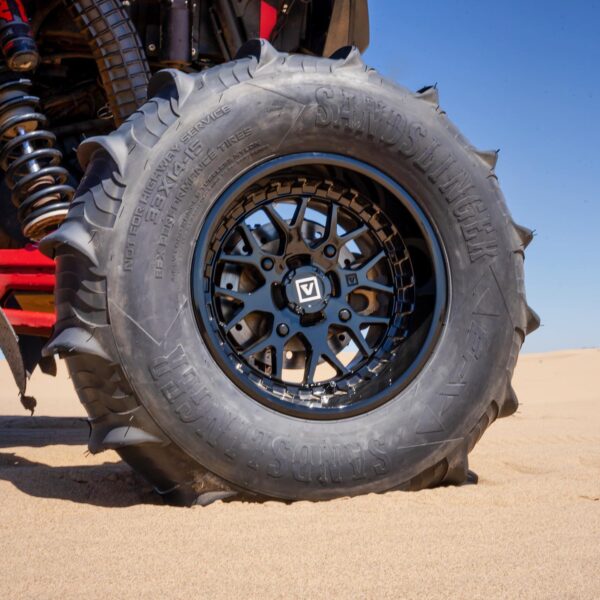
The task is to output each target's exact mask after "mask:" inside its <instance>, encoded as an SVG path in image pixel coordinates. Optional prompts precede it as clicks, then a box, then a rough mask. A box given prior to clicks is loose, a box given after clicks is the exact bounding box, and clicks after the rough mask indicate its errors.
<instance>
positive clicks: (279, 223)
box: [263, 204, 290, 238]
mask: <svg viewBox="0 0 600 600" xmlns="http://www.w3.org/2000/svg"><path fill="white" fill-rule="evenodd" d="M263 210H264V211H265V213H266V215H267V217H268V218H269V221H271V223H272V224H273V226H274V227H275V228H276V229H278V230H279V233H280V234H281V235H282V236H284V237H285V238H287V236H288V234H289V230H290V226H289V224H288V222H287V221H286V220H285V219H282V218H281V215H280V214H279V213H278V212H277V210H275V208H274V207H273V205H272V204H269V205H267V206H265V207H263Z"/></svg>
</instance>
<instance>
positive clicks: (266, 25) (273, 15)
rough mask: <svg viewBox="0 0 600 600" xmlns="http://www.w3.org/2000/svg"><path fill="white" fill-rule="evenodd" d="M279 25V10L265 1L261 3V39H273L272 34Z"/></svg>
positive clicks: (262, 0)
mask: <svg viewBox="0 0 600 600" xmlns="http://www.w3.org/2000/svg"><path fill="white" fill-rule="evenodd" d="M276 24H277V9H276V8H275V7H274V6H271V5H270V4H269V3H268V2H265V0H261V3H260V37H261V38H264V39H265V40H268V39H271V34H272V33H273V29H275V25H276Z"/></svg>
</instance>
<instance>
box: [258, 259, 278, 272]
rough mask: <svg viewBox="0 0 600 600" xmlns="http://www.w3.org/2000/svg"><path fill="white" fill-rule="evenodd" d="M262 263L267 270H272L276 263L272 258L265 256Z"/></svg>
mask: <svg viewBox="0 0 600 600" xmlns="http://www.w3.org/2000/svg"><path fill="white" fill-rule="evenodd" d="M261 264H262V268H263V269H264V270H265V271H270V270H271V269H272V268H273V266H274V264H275V263H274V262H273V260H272V259H270V258H263V259H262V263H261Z"/></svg>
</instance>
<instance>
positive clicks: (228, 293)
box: [214, 287, 248, 304]
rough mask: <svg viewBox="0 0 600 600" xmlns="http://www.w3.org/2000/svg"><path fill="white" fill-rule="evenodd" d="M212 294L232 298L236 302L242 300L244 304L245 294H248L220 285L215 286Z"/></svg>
mask: <svg viewBox="0 0 600 600" xmlns="http://www.w3.org/2000/svg"><path fill="white" fill-rule="evenodd" d="M214 294H215V296H219V297H225V298H233V299H234V300H237V301H238V302H242V303H244V304H245V303H246V296H248V294H245V293H243V292H238V291H235V290H228V289H227V288H222V287H216V288H215V290H214Z"/></svg>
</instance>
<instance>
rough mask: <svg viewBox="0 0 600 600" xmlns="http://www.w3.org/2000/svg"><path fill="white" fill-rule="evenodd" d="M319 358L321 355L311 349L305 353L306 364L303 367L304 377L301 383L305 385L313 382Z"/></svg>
mask: <svg viewBox="0 0 600 600" xmlns="http://www.w3.org/2000/svg"><path fill="white" fill-rule="evenodd" d="M320 358H321V355H320V354H319V353H318V352H315V351H311V352H309V353H308V354H307V358H306V366H305V369H304V379H303V381H302V383H304V384H306V385H307V384H310V383H314V382H315V374H316V372H317V366H318V365H319V359H320Z"/></svg>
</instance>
